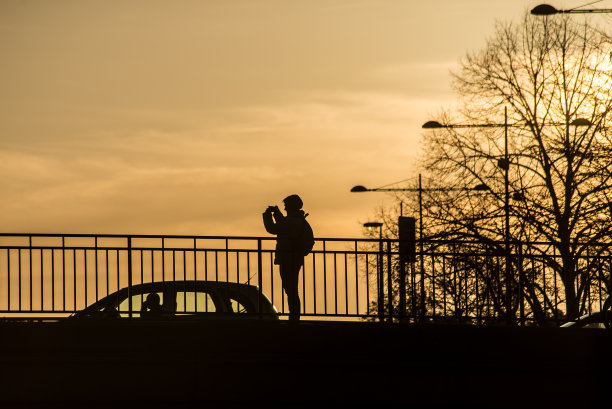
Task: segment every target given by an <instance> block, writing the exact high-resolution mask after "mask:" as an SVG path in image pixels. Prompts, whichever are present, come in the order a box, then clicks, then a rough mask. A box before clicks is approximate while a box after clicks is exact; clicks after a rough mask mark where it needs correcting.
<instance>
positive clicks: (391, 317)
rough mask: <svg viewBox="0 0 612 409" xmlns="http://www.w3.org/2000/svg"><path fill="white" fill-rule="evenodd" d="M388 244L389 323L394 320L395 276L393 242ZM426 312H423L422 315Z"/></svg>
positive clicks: (389, 241)
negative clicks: (392, 256)
mask: <svg viewBox="0 0 612 409" xmlns="http://www.w3.org/2000/svg"><path fill="white" fill-rule="evenodd" d="M386 242H387V292H388V294H387V299H388V300H389V321H392V320H393V313H394V308H393V276H392V271H391V270H392V262H391V240H386ZM422 277H423V271H421V282H422V280H423V278H422ZM423 313H424V312H423V311H421V314H423Z"/></svg>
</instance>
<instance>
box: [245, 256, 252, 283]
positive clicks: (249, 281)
mask: <svg viewBox="0 0 612 409" xmlns="http://www.w3.org/2000/svg"><path fill="white" fill-rule="evenodd" d="M246 258H247V260H246V263H247V264H246V266H247V285H251V251H247V252H246Z"/></svg>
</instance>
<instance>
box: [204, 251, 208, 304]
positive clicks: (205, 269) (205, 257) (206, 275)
mask: <svg viewBox="0 0 612 409" xmlns="http://www.w3.org/2000/svg"><path fill="white" fill-rule="evenodd" d="M204 281H208V251H207V250H204ZM206 305H208V303H206Z"/></svg>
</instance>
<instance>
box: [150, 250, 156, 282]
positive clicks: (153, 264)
mask: <svg viewBox="0 0 612 409" xmlns="http://www.w3.org/2000/svg"><path fill="white" fill-rule="evenodd" d="M149 253H150V254H151V257H150V260H151V282H153V283H154V282H155V250H153V249H151V250H149Z"/></svg>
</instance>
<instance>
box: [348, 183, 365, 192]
mask: <svg viewBox="0 0 612 409" xmlns="http://www.w3.org/2000/svg"><path fill="white" fill-rule="evenodd" d="M367 191H368V189H367V188H366V187H365V186H362V185H357V186H353V187H352V188H351V192H353V193H358V192H367Z"/></svg>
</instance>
